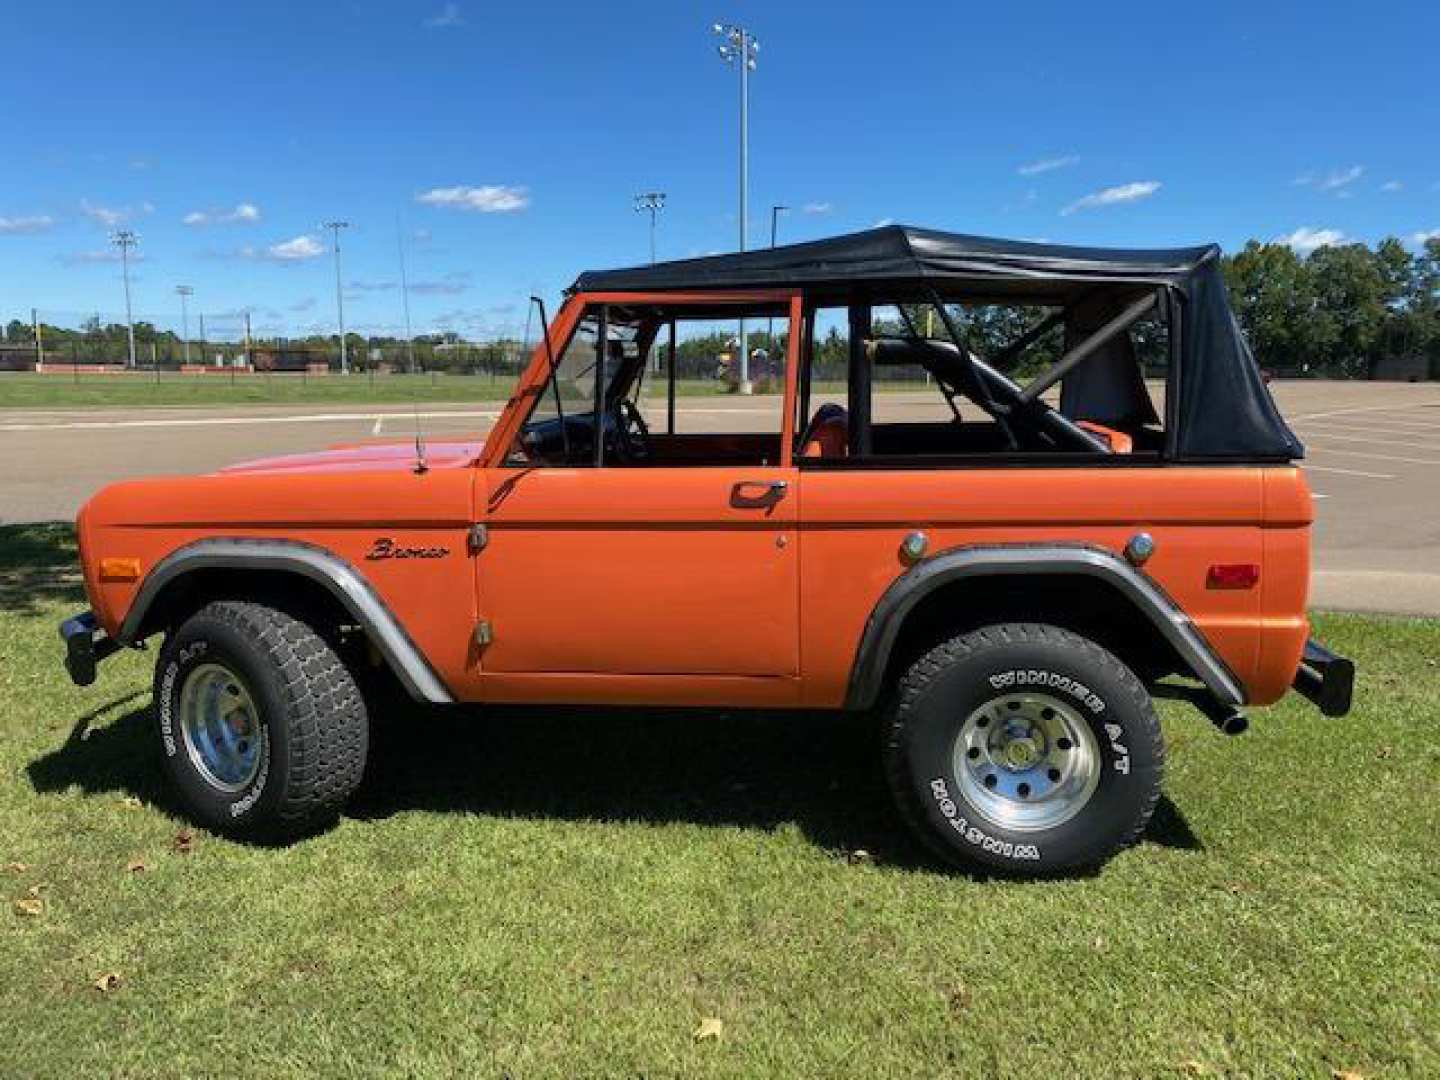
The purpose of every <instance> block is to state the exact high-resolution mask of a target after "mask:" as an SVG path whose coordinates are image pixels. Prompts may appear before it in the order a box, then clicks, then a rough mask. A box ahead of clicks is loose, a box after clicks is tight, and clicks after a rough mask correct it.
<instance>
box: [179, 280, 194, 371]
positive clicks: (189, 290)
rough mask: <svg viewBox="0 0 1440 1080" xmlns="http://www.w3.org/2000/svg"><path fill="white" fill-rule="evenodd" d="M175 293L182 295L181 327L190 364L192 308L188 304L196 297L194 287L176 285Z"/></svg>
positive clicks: (187, 361)
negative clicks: (191, 298)
mask: <svg viewBox="0 0 1440 1080" xmlns="http://www.w3.org/2000/svg"><path fill="white" fill-rule="evenodd" d="M175 291H176V292H177V293H179V294H180V327H181V332H182V333H183V334H184V335H185V337H184V341H185V363H186V364H187V365H188V364H189V363H190V308H189V305H188V304H187V303H186V301H188V300H189V299H190V297H192V296H194V295H195V289H194V286H191V285H176V286H175Z"/></svg>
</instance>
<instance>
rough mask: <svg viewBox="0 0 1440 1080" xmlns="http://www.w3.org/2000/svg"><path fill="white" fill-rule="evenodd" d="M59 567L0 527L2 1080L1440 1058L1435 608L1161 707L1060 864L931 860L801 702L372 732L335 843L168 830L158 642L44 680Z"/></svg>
mask: <svg viewBox="0 0 1440 1080" xmlns="http://www.w3.org/2000/svg"><path fill="white" fill-rule="evenodd" d="M73 554H74V552H73V546H72V544H71V539H70V535H69V532H68V531H67V530H66V529H64V528H63V527H60V526H52V527H46V526H40V527H12V528H8V529H4V530H0V864H4V863H11V862H16V863H22V864H24V865H25V869H24V870H18V871H17V870H4V869H0V889H3V892H4V897H3V900H4V909H3V911H0V928H3V929H0V1016H3V1017H4V1029H5V1036H4V1038H3V1040H0V1073H3V1074H5V1075H13V1076H27V1077H31V1076H66V1077H68V1076H74V1075H95V1074H121V1075H127V1076H149V1075H165V1076H193V1075H201V1074H205V1075H242V1074H243V1075H253V1076H297V1077H298V1076H309V1075H314V1074H316V1073H323V1074H343V1075H369V1074H379V1073H402V1074H408V1075H430V1076H453V1075H465V1076H493V1077H499V1076H514V1077H532V1076H557V1077H573V1076H619V1075H639V1074H644V1075H647V1076H674V1075H686V1076H691V1075H696V1076H766V1077H768V1076H817V1077H833V1076H863V1077H872V1076H916V1077H937V1076H977V1075H978V1076H989V1075H1009V1076H1053V1075H1078V1076H1104V1077H1111V1076H1135V1077H1149V1076H1166V1075H1174V1076H1205V1075H1209V1076H1221V1075H1228V1076H1258V1075H1267V1076H1304V1077H1322V1078H1323V1077H1329V1076H1331V1074H1332V1071H1333V1070H1352V1071H1355V1072H1358V1073H1360V1074H1361V1075H1364V1076H1366V1077H1373V1076H1381V1075H1393V1076H1426V1075H1429V1076H1434V1075H1437V1074H1440V981H1437V980H1440V974H1437V970H1440V969H1437V957H1440V745H1437V730H1436V727H1437V725H1436V721H1437V719H1440V706H1437V696H1436V690H1437V683H1440V668H1437V666H1436V663H1437V658H1440V623H1436V622H1422V621H1402V620H1398V619H1379V618H1364V617H1358V616H1325V617H1322V618H1320V620H1319V628H1320V632H1321V634H1322V635H1323V636H1324V638H1325V639H1326V640H1327V641H1328V642H1329V643H1330V644H1332V645H1333V646H1334V647H1335V648H1337V649H1339V650H1340V651H1342V652H1344V653H1347V654H1349V655H1352V656H1354V657H1355V658H1356V659H1357V661H1358V662H1359V664H1360V671H1361V677H1360V686H1359V692H1358V705H1357V708H1356V710H1355V712H1354V714H1353V715H1351V716H1350V717H1347V718H1345V719H1342V720H1327V719H1324V718H1323V717H1321V716H1319V715H1318V714H1317V713H1316V712H1315V711H1314V710H1313V709H1311V708H1309V707H1308V706H1307V705H1306V704H1305V703H1303V702H1302V701H1300V700H1298V699H1294V698H1293V697H1292V698H1291V699H1290V700H1287V701H1286V702H1285V703H1283V704H1282V705H1280V706H1279V707H1276V708H1272V709H1264V710H1257V711H1256V712H1255V714H1254V716H1253V721H1254V723H1253V726H1252V730H1251V732H1250V734H1247V735H1246V736H1244V737H1243V738H1239V739H1226V738H1224V737H1222V736H1220V735H1217V734H1216V733H1215V732H1214V731H1213V730H1211V728H1210V726H1209V724H1207V723H1206V722H1205V721H1203V720H1202V719H1200V718H1199V717H1198V716H1197V715H1195V714H1193V712H1192V711H1191V710H1189V709H1188V707H1185V706H1180V705H1178V704H1174V703H1166V704H1165V706H1164V710H1163V711H1164V720H1165V726H1166V731H1167V735H1168V738H1169V742H1170V749H1171V763H1170V768H1169V775H1168V779H1167V798H1166V799H1165V800H1164V801H1163V802H1162V804H1161V807H1160V812H1159V814H1158V815H1157V817H1156V819H1155V822H1154V824H1153V825H1152V827H1151V829H1150V831H1149V834H1148V835H1147V837H1146V838H1145V840H1144V842H1143V843H1141V844H1140V845H1139V846H1138V847H1136V848H1134V849H1132V850H1130V851H1128V852H1125V853H1123V854H1122V855H1121V856H1119V857H1118V858H1117V859H1115V860H1114V861H1113V862H1112V863H1111V864H1110V865H1109V866H1107V867H1106V868H1105V869H1104V870H1102V871H1101V872H1100V873H1098V874H1097V875H1095V876H1092V877H1088V878H1083V879H1079V880H1069V881H1054V882H1043V883H1030V884H1026V883H1019V882H1011V881H1004V880H986V879H984V878H979V877H970V876H965V875H960V874H954V873H948V872H945V871H943V870H941V869H939V868H938V867H936V866H935V865H934V864H933V863H931V862H930V861H928V860H927V859H926V858H925V857H924V856H923V855H922V854H920V853H919V852H917V851H916V849H915V848H914V847H913V846H912V845H911V843H910V842H909V841H908V840H907V839H906V838H905V837H904V835H903V834H902V833H901V832H900V829H899V826H898V825H897V824H896V822H895V821H894V819H893V817H892V815H891V812H890V810H889V809H888V807H887V804H886V801H885V798H884V794H883V788H882V785H881V782H880V780H879V778H878V777H877V775H876V769H875V767H874V760H873V757H874V756H873V746H872V743H871V741H870V739H869V737H868V734H867V733H866V731H865V730H864V729H863V728H862V727H861V726H860V725H857V724H854V723H846V722H840V721H836V720H835V719H833V718H825V717H809V716H805V717H796V716H773V715H772V716H722V715H705V716H664V715H656V714H629V713H615V712H605V713H600V712H585V711H574V712H547V713H542V714H535V713H522V712H506V713H503V714H495V715H488V716H487V715H463V716H447V715H444V714H440V715H436V714H428V713H422V712H416V713H414V714H410V715H402V716H397V717H394V718H393V719H394V723H393V725H392V726H391V727H390V728H389V729H388V730H387V731H386V732H385V734H384V736H383V737H382V738H381V740H380V742H379V744H378V747H377V751H376V754H375V758H376V769H375V775H374V776H373V777H372V778H371V780H370V783H369V786H368V788H367V789H366V790H365V792H364V793H363V795H362V797H361V798H360V799H359V800H358V802H357V804H356V806H355V808H354V811H353V812H352V813H351V814H349V815H348V816H347V817H346V818H345V820H344V821H343V822H342V823H341V824H340V825H339V826H338V827H337V828H336V829H334V830H333V831H331V832H329V833H326V834H324V835H322V836H318V837H315V838H313V839H310V840H307V841H304V842H302V843H299V844H296V845H294V846H292V847H288V848H278V849H275V848H263V847H253V846H245V845H242V844H237V843H231V842H228V841H224V840H221V839H217V838H214V837H211V836H209V835H206V834H203V833H198V832H197V833H196V834H195V838H194V841H193V845H192V847H191V850H190V851H189V852H188V853H180V852H177V851H176V850H175V837H176V834H177V832H178V831H179V830H180V829H181V827H182V824H181V822H180V821H178V820H177V819H176V818H175V817H173V816H171V813H170V810H169V807H170V804H169V802H168V800H167V798H166V796H165V794H164V793H163V791H162V790H161V789H160V787H159V785H158V783H157V775H158V774H157V769H156V766H155V764H154V762H153V760H152V758H151V755H150V749H149V743H148V741H147V735H148V728H147V724H148V719H147V707H148V703H149V694H148V678H149V662H150V656H148V655H145V654H126V655H123V656H121V657H117V658H116V659H114V660H112V661H110V662H109V663H107V664H106V665H105V667H104V669H103V672H102V676H101V680H100V682H99V683H98V684H97V685H96V686H94V687H91V688H89V689H86V690H80V689H76V688H75V687H73V686H71V685H69V683H68V681H67V680H66V679H65V677H64V675H63V673H62V672H61V669H60V665H59V653H60V643H59V641H58V639H57V637H56V635H55V629H54V627H55V623H56V622H57V620H58V619H59V618H60V617H61V616H62V615H63V614H67V613H69V612H70V611H72V610H74V609H76V608H78V607H79V606H81V604H82V600H81V597H80V595H79V593H78V592H77V590H76V587H75V585H74V583H73V580H67V579H65V578H64V577H63V576H62V575H60V574H58V573H57V570H58V569H59V568H63V567H65V566H67V565H69V564H70V563H71V561H72V560H73ZM857 848H863V849H865V850H866V851H867V852H869V853H870V858H869V859H862V860H858V861H856V860H853V859H848V858H847V853H851V852H854V851H855V850H856V849H857ZM133 859H140V860H143V861H144V862H145V863H146V864H147V866H148V869H147V870H145V871H143V872H130V871H127V869H126V866H127V863H129V862H130V861H131V860H133ZM32 889H38V895H39V897H40V899H41V900H42V903H43V911H42V912H41V914H39V915H38V916H25V915H21V914H18V913H16V912H15V911H13V910H12V905H13V903H14V902H15V901H16V900H24V899H25V898H27V897H28V896H29V895H30V890H32ZM110 972H114V973H118V975H119V976H120V983H119V986H118V987H117V988H115V989H113V990H110V991H108V992H103V993H102V992H101V991H100V990H98V989H96V988H95V986H94V985H93V984H94V982H95V980H96V979H97V978H99V977H100V976H102V975H104V974H106V973H110ZM709 1017H714V1018H717V1019H719V1020H720V1021H722V1022H723V1024H724V1031H723V1035H722V1037H721V1038H720V1039H719V1040H718V1041H701V1042H697V1041H696V1040H695V1039H694V1038H693V1033H694V1032H695V1030H696V1029H697V1027H698V1026H699V1025H700V1023H701V1021H702V1020H704V1019H705V1018H709Z"/></svg>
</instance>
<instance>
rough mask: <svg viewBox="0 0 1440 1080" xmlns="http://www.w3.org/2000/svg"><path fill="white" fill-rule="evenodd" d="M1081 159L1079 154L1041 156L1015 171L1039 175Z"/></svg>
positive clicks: (1027, 174) (1026, 174) (1062, 167)
mask: <svg viewBox="0 0 1440 1080" xmlns="http://www.w3.org/2000/svg"><path fill="white" fill-rule="evenodd" d="M1079 161H1080V155H1079V154H1066V155H1064V156H1063V157H1052V158H1041V159H1040V160H1039V161H1032V162H1030V164H1028V165H1021V166H1020V167H1019V168H1018V169H1016V170H1015V171H1016V172H1017V173H1019V174H1020V175H1021V176H1039V175H1040V174H1041V173H1047V172H1054V171H1055V170H1056V169H1064V168H1067V167H1068V166H1070V165H1075V164H1078V163H1079Z"/></svg>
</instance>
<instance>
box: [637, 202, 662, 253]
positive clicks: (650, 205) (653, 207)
mask: <svg viewBox="0 0 1440 1080" xmlns="http://www.w3.org/2000/svg"><path fill="white" fill-rule="evenodd" d="M664 209H665V192H663V191H643V192H641V193H640V194H639V195H636V196H635V212H636V213H637V214H643V213H644V212H645V211H647V210H648V211H650V265H651V266H654V265H655V215H656V214H657V213H659V212H660V211H661V210H664Z"/></svg>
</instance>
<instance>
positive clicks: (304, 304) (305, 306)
mask: <svg viewBox="0 0 1440 1080" xmlns="http://www.w3.org/2000/svg"><path fill="white" fill-rule="evenodd" d="M314 309H315V297H313V296H307V297H305V298H304V299H303V300H297V301H295V303H293V304H291V305H290V306H289V307H288V308H286V309H285V310H286V311H293V312H296V313H297V314H298V313H300V312H302V311H313V310H314Z"/></svg>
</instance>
